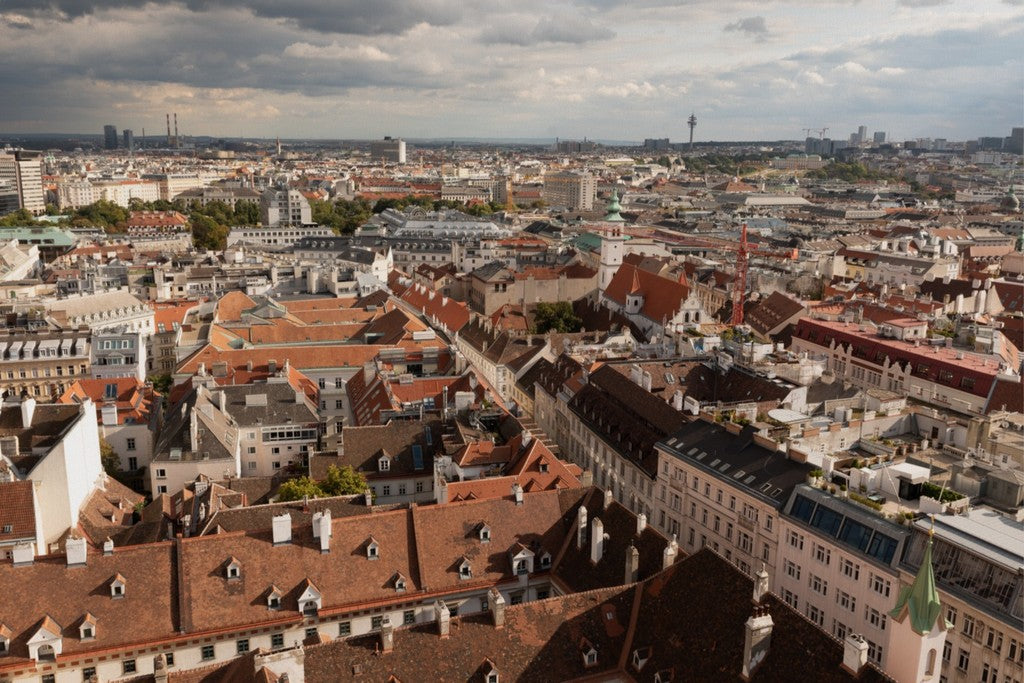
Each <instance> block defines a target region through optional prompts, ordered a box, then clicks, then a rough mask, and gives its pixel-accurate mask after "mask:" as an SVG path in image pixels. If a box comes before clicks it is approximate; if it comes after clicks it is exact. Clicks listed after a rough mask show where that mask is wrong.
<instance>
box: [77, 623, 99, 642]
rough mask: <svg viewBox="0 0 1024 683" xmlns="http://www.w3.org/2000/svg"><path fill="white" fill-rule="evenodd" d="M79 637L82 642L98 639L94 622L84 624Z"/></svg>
mask: <svg viewBox="0 0 1024 683" xmlns="http://www.w3.org/2000/svg"><path fill="white" fill-rule="evenodd" d="M79 635H80V636H81V639H82V640H92V639H93V638H95V637H96V626H95V624H93V623H92V622H86V623H84V624H82V626H81V628H80V629H79Z"/></svg>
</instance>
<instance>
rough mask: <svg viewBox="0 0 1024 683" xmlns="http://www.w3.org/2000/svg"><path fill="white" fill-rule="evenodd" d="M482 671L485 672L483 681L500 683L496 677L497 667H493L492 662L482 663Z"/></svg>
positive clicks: (499, 679) (497, 676) (499, 678)
mask: <svg viewBox="0 0 1024 683" xmlns="http://www.w3.org/2000/svg"><path fill="white" fill-rule="evenodd" d="M484 670H485V671H486V672H487V673H486V674H484V680H485V681H487V683H501V677H500V676H499V675H498V667H496V666H494V662H492V661H491V660H489V659H488V660H486V661H485V662H484Z"/></svg>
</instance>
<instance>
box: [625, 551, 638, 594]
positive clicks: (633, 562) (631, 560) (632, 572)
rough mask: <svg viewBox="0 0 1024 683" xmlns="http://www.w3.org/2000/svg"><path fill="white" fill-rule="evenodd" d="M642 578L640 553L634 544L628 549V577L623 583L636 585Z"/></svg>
mask: <svg viewBox="0 0 1024 683" xmlns="http://www.w3.org/2000/svg"><path fill="white" fill-rule="evenodd" d="M639 578H640V551H639V550H637V549H636V546H635V545H633V544H632V543H630V544H629V547H628V548H626V576H625V579H624V580H623V583H627V584H629V583H636V582H637V580H638V579H639Z"/></svg>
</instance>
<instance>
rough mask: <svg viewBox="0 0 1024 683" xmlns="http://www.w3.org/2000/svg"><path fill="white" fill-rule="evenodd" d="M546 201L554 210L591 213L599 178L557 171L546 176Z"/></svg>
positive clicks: (574, 172) (543, 193)
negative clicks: (561, 209)
mask: <svg viewBox="0 0 1024 683" xmlns="http://www.w3.org/2000/svg"><path fill="white" fill-rule="evenodd" d="M541 194H542V196H543V197H544V201H546V202H547V203H548V206H550V207H552V208H564V209H569V210H570V211H590V210H591V209H593V208H594V199H595V198H596V197H597V178H595V177H594V176H593V175H592V174H590V173H586V172H578V171H557V172H555V173H545V174H544V190H543V192H542V193H541Z"/></svg>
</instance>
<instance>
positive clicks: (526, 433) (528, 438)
mask: <svg viewBox="0 0 1024 683" xmlns="http://www.w3.org/2000/svg"><path fill="white" fill-rule="evenodd" d="M531 441H533V434H531V433H530V432H529V431H527V430H525V429H524V430H523V447H524V448H525V447H526V446H529V445H530V442H531Z"/></svg>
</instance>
